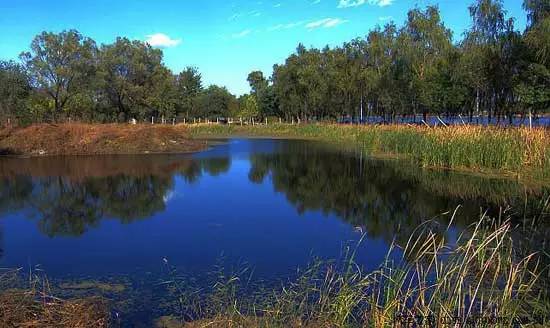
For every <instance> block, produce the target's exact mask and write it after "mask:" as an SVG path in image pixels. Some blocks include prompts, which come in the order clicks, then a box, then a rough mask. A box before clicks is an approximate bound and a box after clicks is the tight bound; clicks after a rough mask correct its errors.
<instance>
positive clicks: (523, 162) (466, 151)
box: [191, 124, 550, 176]
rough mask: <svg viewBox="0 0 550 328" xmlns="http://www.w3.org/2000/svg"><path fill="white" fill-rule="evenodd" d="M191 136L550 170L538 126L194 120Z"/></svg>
mask: <svg viewBox="0 0 550 328" xmlns="http://www.w3.org/2000/svg"><path fill="white" fill-rule="evenodd" d="M191 131H192V133H193V134H194V135H195V136H202V137H208V136H261V137H289V138H304V139H317V140H323V141H330V142H341V143H347V144H354V145H358V146H360V147H362V148H363V149H364V150H365V151H366V152H367V153H370V154H395V155H404V156H407V157H409V158H411V159H413V160H414V161H416V162H418V163H419V164H421V165H423V166H434V167H446V168H466V169H477V170H484V169H490V170H505V171H511V172H515V173H524V172H525V169H527V170H529V171H532V172H531V173H535V174H536V175H543V176H550V131H549V130H546V129H542V128H538V129H532V130H530V129H528V128H501V127H482V126H467V125H464V126H451V127H427V126H409V125H389V126H378V125H368V126H343V125H330V124H302V125H289V124H271V125H256V126H238V125H232V126H222V125H196V126H194V127H192V128H191Z"/></svg>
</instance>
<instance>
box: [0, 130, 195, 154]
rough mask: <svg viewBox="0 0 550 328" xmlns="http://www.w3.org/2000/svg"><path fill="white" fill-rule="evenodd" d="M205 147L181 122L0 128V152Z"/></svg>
mask: <svg viewBox="0 0 550 328" xmlns="http://www.w3.org/2000/svg"><path fill="white" fill-rule="evenodd" d="M205 146H206V145H205V143H204V142H202V141H198V140H190V138H189V134H188V130H187V129H186V127H185V126H182V125H178V126H172V125H144V124H143V125H129V124H76V123H75V124H36V125H31V126H29V127H24V128H11V129H4V130H1V131H0V154H1V153H3V154H9V153H13V154H23V155H88V154H142V153H181V152H190V151H197V150H201V149H204V148H205Z"/></svg>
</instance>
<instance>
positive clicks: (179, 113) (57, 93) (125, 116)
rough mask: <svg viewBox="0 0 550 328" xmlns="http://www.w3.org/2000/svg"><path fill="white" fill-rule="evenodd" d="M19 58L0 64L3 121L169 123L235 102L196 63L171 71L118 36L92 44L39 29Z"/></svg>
mask: <svg viewBox="0 0 550 328" xmlns="http://www.w3.org/2000/svg"><path fill="white" fill-rule="evenodd" d="M20 59H21V63H16V62H14V61H8V62H0V115H1V116H2V117H3V118H4V119H6V118H7V119H10V118H11V119H14V120H15V119H17V120H19V121H25V122H35V121H59V120H67V119H71V118H72V119H77V120H86V121H95V122H115V121H119V122H122V121H128V120H130V119H138V120H150V119H151V117H156V118H161V117H164V118H165V119H166V120H169V119H172V118H176V117H179V118H184V117H194V116H202V117H215V116H220V115H224V114H226V113H227V112H229V111H235V108H236V107H238V103H237V99H236V98H235V96H234V95H232V94H231V93H230V92H229V91H228V90H227V89H226V88H224V87H219V86H216V85H212V86H210V87H208V88H204V87H203V84H202V79H201V74H200V73H199V72H198V70H197V69H196V68H193V67H188V68H186V69H184V70H183V71H182V72H180V73H179V74H173V73H172V72H171V71H170V70H169V69H168V68H167V67H166V66H165V65H164V63H163V53H162V50H160V49H156V48H153V47H151V46H150V45H149V44H147V43H144V42H141V41H131V40H129V39H127V38H117V39H116V41H115V42H114V43H112V44H104V45H101V46H98V45H97V44H96V43H95V42H94V40H92V39H90V38H87V37H85V36H83V35H81V34H80V33H79V32H78V31H75V30H70V31H63V32H61V33H58V34H56V33H49V32H43V33H42V34H40V35H38V36H36V37H35V38H34V40H33V41H32V43H31V47H30V51H28V52H24V53H22V54H21V55H20Z"/></svg>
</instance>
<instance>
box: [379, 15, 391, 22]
mask: <svg viewBox="0 0 550 328" xmlns="http://www.w3.org/2000/svg"><path fill="white" fill-rule="evenodd" d="M392 19H393V16H380V17H378V20H380V21H383V22H384V21H389V20H392Z"/></svg>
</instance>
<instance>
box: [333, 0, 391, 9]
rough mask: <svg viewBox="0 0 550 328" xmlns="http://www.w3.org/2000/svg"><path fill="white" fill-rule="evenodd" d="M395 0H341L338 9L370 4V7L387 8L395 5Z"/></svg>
mask: <svg viewBox="0 0 550 328" xmlns="http://www.w3.org/2000/svg"><path fill="white" fill-rule="evenodd" d="M393 1H394V0H340V3H339V4H338V8H352V7H359V6H362V5H364V4H365V3H368V4H369V5H373V6H379V7H385V6H389V5H391V4H392V3H393Z"/></svg>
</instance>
